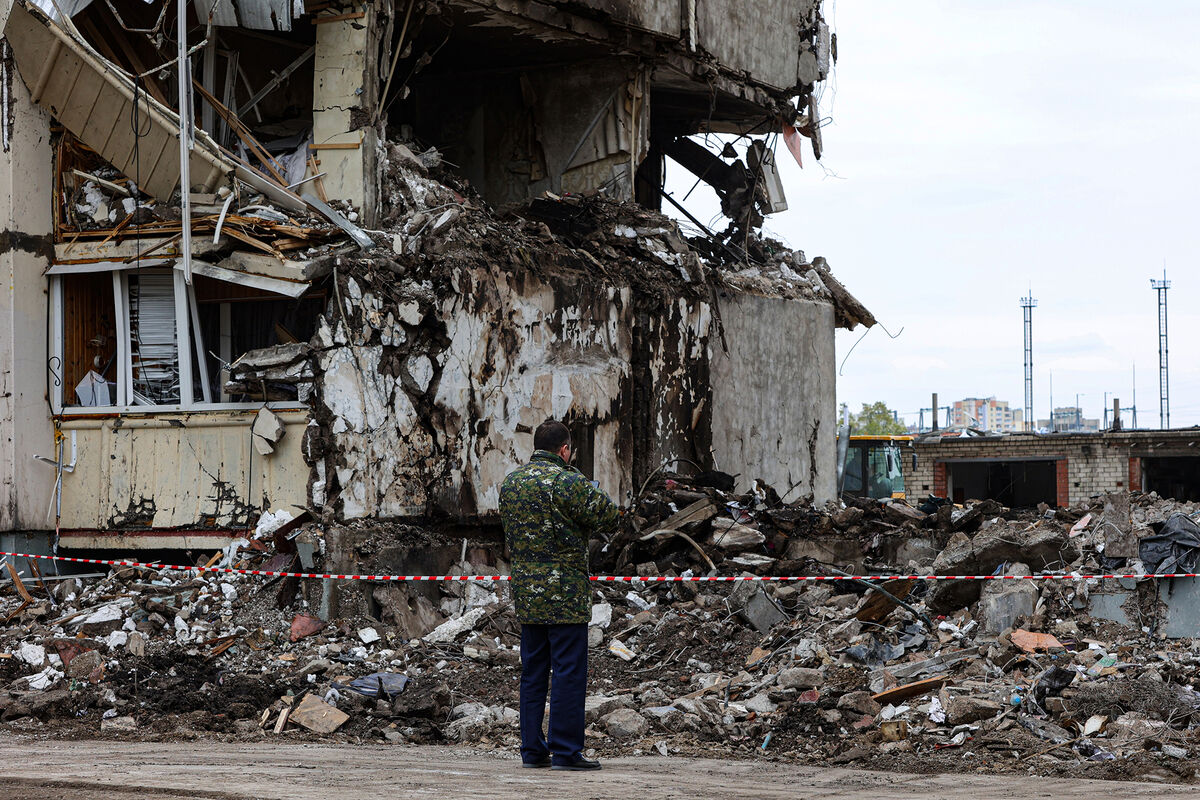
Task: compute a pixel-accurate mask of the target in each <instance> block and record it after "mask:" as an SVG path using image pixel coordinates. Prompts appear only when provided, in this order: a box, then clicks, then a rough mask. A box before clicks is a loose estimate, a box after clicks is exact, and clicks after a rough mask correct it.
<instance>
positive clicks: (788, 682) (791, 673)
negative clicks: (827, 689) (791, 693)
mask: <svg viewBox="0 0 1200 800" xmlns="http://www.w3.org/2000/svg"><path fill="white" fill-rule="evenodd" d="M824 679H825V676H824V674H823V673H822V672H821V670H819V669H808V668H807V667H792V668H791V669H785V670H781V671H780V673H779V678H778V682H779V688H780V689H816V688H817V687H819V686H821V684H822V683H823V682H824Z"/></svg>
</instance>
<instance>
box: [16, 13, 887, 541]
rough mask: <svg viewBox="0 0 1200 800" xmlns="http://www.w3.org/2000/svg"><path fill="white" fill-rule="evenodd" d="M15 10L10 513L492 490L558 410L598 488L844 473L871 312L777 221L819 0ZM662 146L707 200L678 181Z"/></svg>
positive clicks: (147, 536)
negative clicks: (837, 360) (715, 200)
mask: <svg viewBox="0 0 1200 800" xmlns="http://www.w3.org/2000/svg"><path fill="white" fill-rule="evenodd" d="M4 6H8V7H7V8H4V9H3V11H4V12H5V13H4V16H5V22H4V32H5V40H4V42H3V43H0V48H2V49H0V82H2V84H3V93H4V99H5V102H4V104H3V109H2V111H3V114H2V119H0V128H2V133H3V136H2V138H3V154H2V158H0V176H2V178H0V180H3V181H4V182H5V184H6V186H5V188H6V189H7V191H6V192H4V193H3V194H4V195H5V197H4V199H3V201H0V202H2V203H3V208H0V214H2V216H3V218H4V222H3V226H4V229H5V231H4V234H3V241H2V245H3V247H2V248H0V249H2V252H0V262H2V263H3V265H4V271H5V273H6V275H7V277H8V278H9V285H10V291H9V292H8V293H7V294H6V295H5V297H4V300H3V301H0V302H3V308H4V311H5V314H4V315H3V322H4V330H3V332H2V333H0V423H2V425H3V429H4V435H3V447H2V449H0V531H7V532H12V534H11V535H14V536H18V535H19V536H26V535H30V536H33V538H34V539H38V540H40V541H42V542H43V544H42V545H41V546H46V545H49V544H56V545H57V546H61V547H67V548H71V547H76V548H121V549H127V548H154V549H159V548H178V547H196V548H209V547H214V546H222V545H223V544H224V543H226V542H228V541H229V539H230V538H231V536H235V535H238V534H240V533H242V532H245V531H246V530H249V529H252V528H253V527H254V526H255V523H256V520H257V519H258V518H259V517H260V516H261V515H262V514H263V513H264V512H266V511H268V510H271V509H283V510H287V511H288V512H289V514H292V515H295V514H296V513H298V512H300V511H301V510H309V511H310V512H313V513H315V514H318V515H321V516H323V517H325V518H327V519H333V520H337V521H350V520H356V519H364V518H376V519H377V518H423V519H431V518H434V519H436V518H448V519H451V520H480V519H484V520H486V519H488V518H491V517H492V515H494V512H495V507H496V486H497V484H498V483H499V481H500V479H501V477H502V476H503V475H504V473H505V472H506V471H507V470H508V469H510V468H511V467H512V466H513V465H515V464H517V463H519V462H520V461H522V460H524V459H525V458H527V457H528V455H529V453H530V451H531V449H532V436H531V432H532V430H533V428H534V427H536V425H537V424H538V423H539V422H540V421H541V420H542V419H544V418H545V417H547V416H551V415H553V416H555V417H560V418H563V419H565V420H566V421H567V422H568V424H569V425H570V426H571V428H572V430H573V432H574V435H575V439H576V445H577V451H578V456H579V464H580V466H581V468H582V469H583V470H584V471H585V472H586V473H588V474H589V475H591V476H592V477H594V478H595V479H596V480H598V481H599V483H600V485H601V486H602V487H603V488H605V489H606V490H607V491H608V492H609V493H610V494H612V495H613V496H614V497H615V498H618V499H620V498H627V497H629V496H630V495H631V494H632V493H633V492H635V491H636V490H637V488H638V486H640V485H642V484H643V482H644V481H645V480H646V479H647V478H648V477H650V476H651V475H652V474H654V472H655V471H656V470H658V469H660V468H661V467H662V466H663V465H667V464H679V463H686V464H689V465H690V468H691V469H693V470H721V471H724V472H725V473H729V474H732V475H735V476H738V478H737V480H738V481H739V482H740V483H741V484H742V485H743V486H745V485H747V484H748V483H749V482H750V481H752V480H754V479H762V480H763V481H765V482H767V483H769V484H770V485H772V486H774V487H775V488H776V489H777V491H778V492H779V493H780V495H781V496H784V497H785V498H786V499H788V500H796V499H799V498H807V499H809V500H811V501H813V502H817V503H820V502H824V501H826V500H829V499H831V498H832V497H833V496H834V494H835V477H834V473H835V467H834V450H835V448H834V436H835V433H834V430H833V426H832V422H831V421H832V420H833V419H834V350H833V331H834V328H835V326H839V325H840V326H843V327H850V328H852V327H854V326H856V325H858V324H865V325H868V326H869V325H871V324H873V322H874V320H873V319H872V318H871V315H870V313H869V312H868V311H867V310H866V309H864V308H863V307H862V306H861V305H860V304H859V303H858V302H857V301H856V300H855V299H854V298H853V297H852V296H851V295H850V294H849V293H848V292H847V291H846V290H845V289H844V288H843V287H842V286H841V284H840V283H839V282H838V281H837V279H836V278H834V277H833V275H832V274H831V273H830V271H829V269H828V267H827V266H826V265H825V263H824V259H820V258H814V259H812V260H811V261H810V260H809V259H807V258H806V257H805V256H804V254H803V253H801V252H799V251H793V250H790V249H788V248H786V247H784V246H783V245H781V244H780V243H778V242H774V241H771V240H770V239H767V238H764V237H763V236H762V235H761V233H760V230H759V228H760V225H761V223H762V220H763V217H764V215H766V214H770V213H773V212H775V211H778V210H781V209H783V208H785V207H786V199H785V197H784V195H783V191H782V185H781V183H780V182H779V178H778V171H777V169H776V168H775V165H774V158H775V151H776V149H777V148H776V144H777V140H779V139H782V140H783V141H782V144H781V145H780V146H779V147H778V150H779V151H780V153H781V154H782V156H781V157H785V158H793V157H794V158H796V159H802V158H807V157H808V154H809V153H810V152H811V153H812V154H813V155H815V156H817V157H819V155H820V147H821V139H820V125H819V111H818V108H817V99H816V98H817V94H816V88H817V87H818V86H819V85H820V83H821V81H822V80H823V79H824V78H825V76H826V74H827V72H828V70H829V69H830V65H831V61H832V59H833V57H834V55H835V53H836V40H835V39H834V38H833V37H832V36H831V34H830V31H829V28H828V27H827V25H826V24H825V22H824V21H823V18H822V16H821V8H820V3H819V2H817V0H754V2H739V3H736V4H735V3H733V2H716V1H715V0H702V2H688V3H666V4H664V3H649V2H632V1H631V2H611V1H607V2H600V0H594V1H593V0H586V1H585V2H573V3H560V2H550V1H549V0H546V1H545V2H528V3H509V2H503V0H443V1H441V2H435V0H410V1H409V2H396V3H394V4H393V3H391V2H384V0H368V1H367V2H360V3H336V2H335V3H312V2H308V3H304V2H289V1H288V0H256V2H245V1H244V0H243V2H231V1H230V0H217V1H216V2H208V0H196V1H195V2H194V3H188V4H186V7H187V14H186V15H185V17H184V19H183V20H182V21H180V20H178V19H177V15H176V11H175V8H176V6H175V5H174V4H163V5H156V4H149V5H147V4H144V3H135V2H124V1H123V0H103V2H101V1H100V0H94V1H93V2H88V0H69V1H65V0H36V2H35V1H34V0H13V2H12V3H11V5H10V4H8V3H5V4H4ZM180 31H182V35H181V34H180V33H179V32H180ZM181 42H182V43H183V45H184V46H181ZM185 49H186V51H187V58H188V63H189V64H190V65H191V66H190V75H189V74H188V73H187V72H185V73H184V75H183V76H182V77H179V76H178V75H177V74H176V72H177V70H176V65H175V62H174V61H173V60H172V59H173V54H174V53H176V52H178V51H181V50H185ZM180 87H184V88H183V90H182V91H181V90H180ZM181 96H183V98H184V102H183V103H180V102H179V99H180V97H181ZM181 107H182V108H183V114H182V122H181V115H180V113H179V109H180V108H181ZM193 124H194V127H193ZM181 131H183V132H184V133H183V135H182V136H181ZM698 133H712V134H728V136H725V137H724V138H722V139H721V140H720V141H718V142H717V148H714V149H715V150H716V151H715V152H714V149H710V148H708V147H705V146H704V145H703V144H701V143H699V142H698V141H696V140H695V139H694V138H691V137H692V136H693V135H694V134H698ZM181 139H182V146H181ZM802 145H803V148H802ZM667 158H670V159H671V160H672V161H674V162H675V163H677V164H680V165H682V167H684V168H685V169H687V170H689V171H690V172H692V173H694V174H695V175H696V176H697V177H698V178H699V179H700V180H703V181H704V182H706V183H708V184H709V185H710V186H712V187H713V188H714V189H715V190H716V192H717V194H718V195H719V196H720V198H721V206H722V211H723V212H724V214H725V215H726V217H727V221H728V228H727V229H726V230H725V231H723V232H713V231H708V230H706V229H704V227H703V226H700V225H698V227H697V229H689V230H688V231H687V233H685V232H684V230H681V228H680V227H679V226H678V225H676V224H675V223H674V222H673V221H671V220H670V219H668V218H667V217H666V216H664V215H663V214H662V213H661V209H662V208H663V206H664V204H670V205H672V206H679V201H678V200H677V199H675V198H673V197H672V196H671V195H670V194H668V193H667V192H666V190H665V189H664V172H665V164H666V159H667ZM180 187H184V189H185V191H181V189H180ZM683 213H685V214H686V211H684V212H683ZM47 531H55V532H56V534H55V535H54V536H50V537H46V536H45V532H47ZM21 544H22V546H24V547H31V548H33V547H37V546H39V545H38V543H37V542H36V541H34V542H30V541H22V542H21ZM8 549H11V548H8Z"/></svg>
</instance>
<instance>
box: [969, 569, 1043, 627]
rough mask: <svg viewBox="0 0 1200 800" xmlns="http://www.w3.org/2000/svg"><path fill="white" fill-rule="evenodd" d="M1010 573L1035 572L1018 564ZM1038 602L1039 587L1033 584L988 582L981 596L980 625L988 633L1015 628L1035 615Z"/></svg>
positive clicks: (1023, 582) (1027, 582)
mask: <svg viewBox="0 0 1200 800" xmlns="http://www.w3.org/2000/svg"><path fill="white" fill-rule="evenodd" d="M1006 574H1008V575H1029V574H1031V573H1030V571H1029V567H1028V566H1026V565H1025V564H1014V565H1013V567H1012V568H1011V569H1009V570H1008V572H1007V573H1006ZM1037 599H1038V587H1037V585H1036V584H1035V583H1034V582H1033V581H988V582H987V583H986V584H985V585H984V586H983V589H982V590H981V591H980V595H979V613H978V614H977V617H978V618H979V620H980V625H981V626H982V628H983V630H984V631H986V632H988V633H1000V632H1002V631H1003V630H1004V629H1005V628H1011V627H1013V623H1014V622H1015V621H1016V619H1017V617H1020V616H1030V615H1031V614H1033V610H1034V608H1035V607H1036V606H1037Z"/></svg>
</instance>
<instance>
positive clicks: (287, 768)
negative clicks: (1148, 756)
mask: <svg viewBox="0 0 1200 800" xmlns="http://www.w3.org/2000/svg"><path fill="white" fill-rule="evenodd" d="M0 765H2V766H0V800H13V799H14V798H38V800H60V799H61V800H66V798H72V799H74V798H81V797H87V798H90V799H91V800H130V799H136V800H160V799H161V800H167V798H213V799H214V800H218V799H220V800H232V799H233V798H238V799H239V800H241V799H242V798H256V799H257V798H288V799H289V800H294V799H295V798H306V800H324V798H329V799H330V800H333V799H334V798H336V800H344V798H346V797H356V798H371V797H388V798H394V797H398V796H399V797H436V798H460V797H465V796H476V797H488V798H494V799H495V800H510V799H511V800H517V798H527V797H532V796H538V795H541V796H551V797H556V798H563V799H564V800H601V798H603V799H604V800H609V798H613V797H629V796H635V795H636V796H637V797H639V799H640V800H660V799H662V800H665V799H666V798H675V797H722V798H727V797H734V798H742V797H744V798H780V799H781V800H782V798H788V800H791V798H794V797H796V796H797V794H799V795H800V796H803V797H822V798H845V799H846V800H855V799H859V798H861V800H891V799H892V798H896V799H897V800H899V799H900V798H918V797H920V798H926V797H949V796H958V795H966V794H969V795H970V796H972V797H973V798H974V800H1009V799H1010V798H1012V797H1022V798H1051V797H1053V798H1055V800H1083V799H1084V798H1095V797H1105V796H1109V797H1112V796H1116V797H1122V798H1151V797H1154V798H1183V797H1189V798H1191V797H1195V798H1200V787H1190V786H1169V785H1163V784H1161V783H1150V782H1142V783H1133V782H1122V783H1110V782H1106V781H1093V780H1079V779H1071V778H1061V779H1057V778H1050V779H1047V778H1031V777H1027V776H1015V775H1004V776H994V775H975V774H959V775H911V774H904V773H897V772H869V771H865V770H851V769H826V768H820V767H803V766H793V765H787V764H780V763H774V762H769V761H765V760H762V761H754V760H741V761H738V760H728V761H725V760H715V759H694V758H661V757H657V756H655V757H626V758H617V759H611V760H608V761H606V762H605V768H604V770H603V771H601V772H598V773H589V774H581V773H563V772H551V771H548V770H527V769H521V768H520V765H519V762H518V760H517V757H516V754H515V753H507V752H505V753H500V752H487V751H480V750H470V749H465V748H449V747H411V746H410V747H405V746H394V747H388V746H378V745H362V746H353V747H347V746H335V745H324V744H291V743H280V744H275V743H272V744H239V743H223V742H211V741H209V742H204V741H197V742H187V743H165V742H156V743H138V742H112V741H96V740H85V741H47V740H44V739H35V738H32V737H24V736H12V735H3V736H0Z"/></svg>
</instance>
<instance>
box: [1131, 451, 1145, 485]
mask: <svg viewBox="0 0 1200 800" xmlns="http://www.w3.org/2000/svg"><path fill="white" fill-rule="evenodd" d="M1141 490H1142V460H1141V459H1140V458H1138V457H1137V456H1132V457H1130V459H1129V491H1131V492H1140V491H1141Z"/></svg>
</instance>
